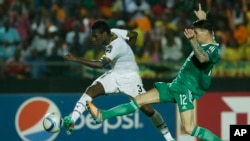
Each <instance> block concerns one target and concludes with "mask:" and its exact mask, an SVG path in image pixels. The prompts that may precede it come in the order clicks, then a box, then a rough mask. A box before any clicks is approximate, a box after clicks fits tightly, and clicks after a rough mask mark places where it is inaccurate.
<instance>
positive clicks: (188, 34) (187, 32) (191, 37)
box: [184, 29, 195, 40]
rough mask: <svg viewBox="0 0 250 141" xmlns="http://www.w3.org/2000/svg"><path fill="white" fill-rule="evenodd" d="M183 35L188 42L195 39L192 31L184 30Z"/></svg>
mask: <svg viewBox="0 0 250 141" xmlns="http://www.w3.org/2000/svg"><path fill="white" fill-rule="evenodd" d="M184 35H185V36H186V38H187V39H188V40H191V39H193V38H194V37H195V33H194V30H193V29H185V30H184Z"/></svg>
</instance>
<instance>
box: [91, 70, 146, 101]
mask: <svg viewBox="0 0 250 141" xmlns="http://www.w3.org/2000/svg"><path fill="white" fill-rule="evenodd" d="M96 82H100V83H101V84H102V85H103V87H104V90H105V93H124V94H126V95H129V96H131V97H136V96H137V95H139V94H142V93H145V92H146V91H145V89H144V87H143V84H142V80H141V77H140V75H139V74H138V73H126V74H119V73H115V72H113V71H108V72H105V73H104V74H103V75H101V76H100V77H98V78H97V79H96V80H95V81H94V82H93V83H92V84H95V83H96Z"/></svg>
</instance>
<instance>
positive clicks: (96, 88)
mask: <svg viewBox="0 0 250 141" xmlns="http://www.w3.org/2000/svg"><path fill="white" fill-rule="evenodd" d="M102 94H104V88H103V86H102V84H101V83H98V82H97V83H93V84H92V85H91V86H89V87H88V88H87V90H86V91H85V93H83V95H82V96H81V98H80V99H79V100H78V101H77V103H76V105H75V107H74V110H73V113H72V115H71V116H66V117H64V121H63V126H64V127H65V128H66V130H67V133H71V132H72V131H73V128H74V123H75V122H76V121H77V120H78V118H79V117H80V116H81V115H82V113H83V112H84V111H86V110H87V107H86V101H92V99H93V98H94V97H96V96H99V95H102Z"/></svg>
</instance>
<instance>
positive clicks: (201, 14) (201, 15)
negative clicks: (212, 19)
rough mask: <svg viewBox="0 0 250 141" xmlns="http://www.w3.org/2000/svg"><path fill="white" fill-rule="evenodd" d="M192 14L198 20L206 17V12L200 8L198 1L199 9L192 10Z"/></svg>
mask: <svg viewBox="0 0 250 141" xmlns="http://www.w3.org/2000/svg"><path fill="white" fill-rule="evenodd" d="M194 14H195V15H196V17H197V18H198V19H199V20H205V19H207V13H206V12H205V11H204V10H202V8H201V4H200V3H199V9H198V10H197V11H196V10H194Z"/></svg>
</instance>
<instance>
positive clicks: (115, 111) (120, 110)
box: [101, 101, 138, 120]
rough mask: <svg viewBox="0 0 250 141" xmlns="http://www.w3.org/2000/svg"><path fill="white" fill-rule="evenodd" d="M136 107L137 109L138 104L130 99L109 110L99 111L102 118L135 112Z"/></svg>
mask: <svg viewBox="0 0 250 141" xmlns="http://www.w3.org/2000/svg"><path fill="white" fill-rule="evenodd" d="M137 109H138V105H137V104H136V102H134V101H131V102H129V103H126V104H121V105H118V106H116V107H113V108H111V109H109V110H104V111H102V112H101V113H102V120H105V119H108V118H111V117H115V116H122V115H127V114H130V113H133V112H135V111H136V110H137Z"/></svg>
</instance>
